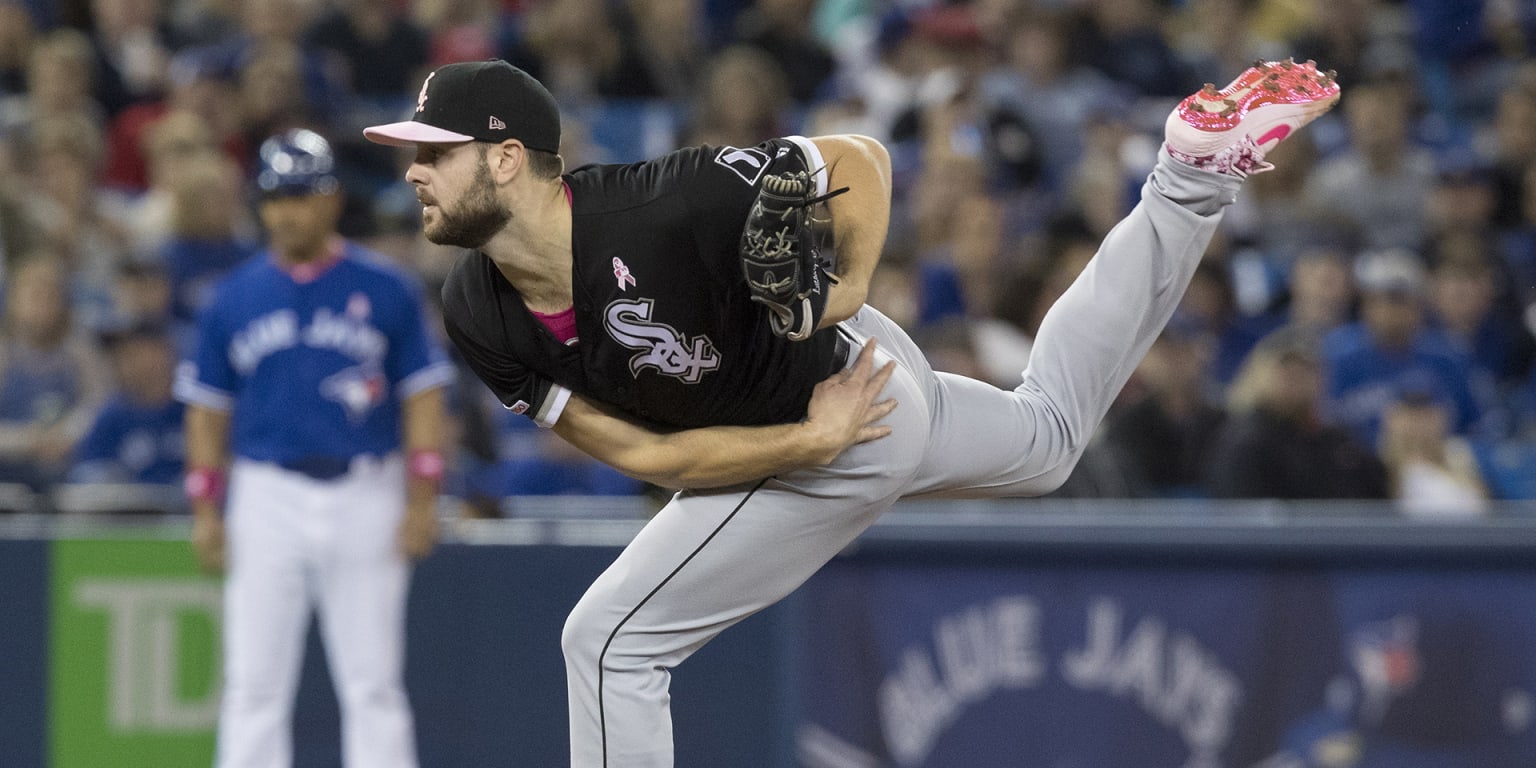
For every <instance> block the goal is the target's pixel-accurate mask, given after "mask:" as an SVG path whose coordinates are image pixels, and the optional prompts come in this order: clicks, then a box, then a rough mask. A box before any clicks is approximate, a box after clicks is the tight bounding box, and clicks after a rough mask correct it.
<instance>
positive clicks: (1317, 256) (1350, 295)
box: [1212, 145, 1355, 385]
mask: <svg viewBox="0 0 1536 768" xmlns="http://www.w3.org/2000/svg"><path fill="white" fill-rule="evenodd" d="M1282 146H1283V145H1282ZM1354 301H1355V288H1354V276H1353V274H1352V273H1351V272H1350V264H1349V258H1348V257H1347V256H1345V255H1344V254H1343V253H1342V252H1340V251H1339V250H1338V249H1337V248H1334V247H1330V246H1315V247H1312V248H1308V249H1306V250H1303V251H1301V252H1300V253H1299V254H1298V255H1297V256H1296V258H1295V260H1294V263H1293V264H1291V268H1290V275H1289V278H1288V280H1287V287H1286V291H1285V296H1284V298H1283V301H1282V302H1281V303H1280V306H1278V307H1276V308H1275V309H1273V310H1271V311H1269V312H1266V313H1263V314H1260V315H1257V316H1252V317H1244V318H1241V319H1239V320H1238V321H1237V325H1236V327H1235V329H1234V332H1233V334H1232V335H1231V336H1230V337H1229V338H1230V342H1229V343H1228V344H1227V345H1225V346H1223V347H1222V348H1221V349H1220V350H1219V354H1218V355H1217V356H1216V361H1215V363H1214V365H1213V370H1212V375H1213V377H1214V378H1215V380H1216V381H1217V382H1220V383H1221V384H1222V385H1226V384H1229V383H1230V382H1231V381H1232V379H1233V377H1235V376H1236V375H1237V370H1238V368H1239V367H1240V366H1241V365H1242V363H1243V360H1244V359H1246V358H1247V357H1248V353H1249V352H1250V351H1251V350H1252V349H1253V346H1254V345H1255V344H1257V343H1258V342H1259V340H1260V339H1262V338H1264V337H1265V336H1268V335H1269V334H1270V333H1272V332H1274V331H1275V330H1277V329H1279V328H1283V327H1285V326H1288V325H1289V326H1293V327H1296V328H1303V329H1306V330H1308V331H1310V332H1312V333H1314V334H1316V335H1317V336H1318V338H1322V337H1324V336H1326V335H1327V334H1328V333H1330V332H1331V331H1333V330H1334V329H1335V328H1339V327H1341V326H1343V325H1344V324H1345V323H1346V322H1349V320H1350V312H1351V310H1352V309H1353V308H1354Z"/></svg>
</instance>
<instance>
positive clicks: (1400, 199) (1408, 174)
mask: <svg viewBox="0 0 1536 768" xmlns="http://www.w3.org/2000/svg"><path fill="white" fill-rule="evenodd" d="M1341 106H1342V108H1343V111H1344V116H1345V118H1347V120H1348V124H1349V137H1350V144H1349V145H1348V147H1347V148H1346V149H1344V150H1343V151H1342V152H1340V153H1338V154H1336V155H1333V156H1331V157H1328V158H1326V159H1324V160H1323V161H1322V162H1320V163H1319V164H1318V166H1317V168H1316V169H1315V170H1314V171H1313V173H1312V176H1311V178H1310V179H1308V181H1307V191H1306V194H1307V199H1308V201H1309V202H1310V203H1311V204H1312V206H1313V207H1312V210H1311V215H1312V216H1314V217H1316V218H1319V219H1322V220H1324V221H1336V222H1338V223H1340V224H1343V225H1346V226H1348V227H1349V231H1351V232H1353V233H1356V235H1357V236H1358V238H1359V240H1358V241H1359V242H1360V243H1362V244H1363V245H1364V247H1366V248H1371V249H1379V248H1409V249H1415V250H1416V249H1419V248H1422V247H1423V246H1424V242H1425V237H1426V235H1427V234H1428V233H1427V231H1426V221H1425V217H1424V212H1425V206H1426V204H1427V202H1428V200H1429V193H1430V189H1431V188H1432V187H1433V186H1434V181H1435V164H1434V159H1433V158H1432V157H1431V155H1430V154H1429V152H1428V150H1426V149H1424V148H1423V147H1421V146H1419V145H1418V144H1416V143H1414V140H1413V135H1412V133H1413V131H1412V127H1411V126H1412V124H1411V120H1410V118H1411V113H1412V106H1413V90H1412V84H1411V81H1410V80H1408V79H1407V78H1406V77H1403V76H1394V77H1390V78H1383V79H1379V80H1375V81H1371V82H1365V83H1359V84H1352V85H1351V89H1350V92H1349V98H1348V99H1345V100H1344V101H1343V102H1342V104H1341Z"/></svg>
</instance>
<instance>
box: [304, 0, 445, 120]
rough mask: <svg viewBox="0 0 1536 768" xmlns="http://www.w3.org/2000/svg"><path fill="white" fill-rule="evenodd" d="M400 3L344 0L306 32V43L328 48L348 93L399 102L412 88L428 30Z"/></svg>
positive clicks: (417, 78)
mask: <svg viewBox="0 0 1536 768" xmlns="http://www.w3.org/2000/svg"><path fill="white" fill-rule="evenodd" d="M400 9H401V6H398V5H396V4H393V3H380V2H375V0H342V2H339V3H337V4H336V6H335V10H333V11H331V12H330V13H327V14H325V15H323V16H322V17H321V18H319V19H318V20H317V21H316V22H315V23H314V26H312V27H311V28H310V29H309V31H308V33H307V34H306V35H305V44H306V45H308V46H312V47H314V48H316V49H319V50H322V51H328V52H329V53H330V54H331V57H332V59H331V61H332V63H333V65H334V66H337V67H340V71H341V72H344V73H345V74H344V75H343V76H342V78H341V80H342V82H343V84H344V85H345V86H346V88H347V89H348V90H349V91H350V93H351V94H352V95H354V96H358V97H361V98H362V99H364V100H368V101H373V102H389V103H393V102H398V101H401V100H402V97H405V96H408V95H410V94H411V93H412V91H414V90H415V89H416V88H415V84H416V83H418V82H421V77H422V74H423V70H424V69H425V68H426V66H427V55H428V53H429V51H428V37H427V32H426V30H423V29H422V28H421V27H419V26H417V24H416V22H415V21H414V20H413V19H411V18H410V17H409V16H407V15H406V14H405V13H403V12H402V11H401V10H400Z"/></svg>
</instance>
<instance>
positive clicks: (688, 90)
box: [614, 0, 787, 101]
mask: <svg viewBox="0 0 1536 768" xmlns="http://www.w3.org/2000/svg"><path fill="white" fill-rule="evenodd" d="M621 7H626V8H627V10H628V11H629V13H628V15H627V16H620V19H621V21H624V22H627V23H626V24H623V25H621V26H620V31H621V32H623V33H624V34H625V35H626V36H628V37H629V38H630V42H629V45H628V47H629V48H630V49H631V51H632V53H631V55H632V56H633V61H632V62H630V63H629V68H630V70H631V78H632V79H637V76H639V77H643V79H644V82H645V83H646V86H645V87H647V88H648V91H647V92H643V93H641V92H636V93H629V94H618V93H616V94H614V95H616V96H646V97H651V98H663V99H670V100H672V101H687V100H688V99H689V98H690V97H691V96H692V95H693V94H694V93H695V92H696V90H697V88H698V85H699V83H700V82H701V81H702V80H704V78H707V77H709V75H710V72H709V69H710V68H709V67H707V66H706V64H705V61H706V59H705V57H706V53H707V52H706V49H705V45H704V38H703V22H704V10H703V2H702V0H630V1H629V2H628V3H626V4H625V5H624V6H621ZM631 25H632V26H631ZM779 77H781V78H782V77H783V74H782V73H781V74H780V75H779ZM636 84H638V83H636ZM631 87H634V86H633V85H632V86H631ZM781 88H787V86H782V85H781ZM784 98H787V96H785V97H784Z"/></svg>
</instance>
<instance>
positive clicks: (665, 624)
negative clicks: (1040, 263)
mask: <svg viewBox="0 0 1536 768" xmlns="http://www.w3.org/2000/svg"><path fill="white" fill-rule="evenodd" d="M1238 185H1239V180H1238V179H1236V178H1232V177H1227V176H1218V175H1216V174H1211V173H1207V172H1205V171H1200V170H1196V169H1194V168H1192V167H1189V166H1186V165H1182V164H1180V163H1177V162H1175V161H1173V160H1172V159H1170V158H1168V157H1167V155H1166V153H1164V154H1163V155H1162V158H1161V159H1160V161H1159V163H1158V165H1157V167H1156V168H1155V169H1154V171H1153V172H1152V174H1151V176H1150V177H1149V178H1148V181H1147V183H1146V185H1145V186H1144V187H1143V189H1142V201H1141V203H1140V204H1139V205H1137V206H1136V208H1135V210H1134V211H1132V212H1131V213H1130V215H1129V216H1128V217H1127V218H1126V219H1125V220H1124V221H1122V222H1121V223H1120V224H1119V225H1118V226H1117V227H1116V228H1115V229H1114V230H1113V231H1111V232H1110V233H1109V235H1108V236H1107V237H1106V238H1105V240H1104V243H1103V245H1102V246H1101V248H1100V250H1099V252H1098V254H1097V255H1096V256H1095V257H1094V259H1093V260H1092V262H1090V264H1089V266H1088V268H1087V269H1086V270H1085V271H1084V272H1083V274H1082V275H1081V276H1080V277H1079V278H1078V279H1077V281H1076V282H1075V283H1074V284H1073V285H1072V287H1071V288H1070V289H1069V290H1068V291H1067V292H1066V294H1065V295H1063V296H1062V297H1061V299H1060V300H1059V301H1058V302H1057V303H1056V305H1055V306H1054V307H1053V308H1052V309H1051V311H1050V313H1049V315H1048V316H1047V317H1046V320H1045V322H1044V325H1043V326H1042V327H1041V329H1040V334H1039V337H1038V338H1037V339H1036V340H1035V346H1034V349H1033V351H1032V353H1031V359H1030V367H1029V369H1028V370H1027V371H1025V372H1024V381H1023V383H1022V384H1021V385H1019V387H1018V388H1017V389H1014V390H1012V391H1007V390H1001V389H997V388H996V387H992V386H990V385H988V384H984V383H981V382H977V381H973V380H970V379H966V378H963V377H960V376H954V375H951V374H946V373H935V372H934V371H933V370H932V369H931V368H930V367H929V366H928V363H927V361H926V359H925V358H924V356H923V353H922V351H921V350H920V349H918V347H917V345H916V344H914V343H913V342H912V340H911V339H910V338H908V337H907V335H906V334H905V333H904V332H902V330H901V329H900V327H898V326H897V325H896V324H895V323H893V322H891V321H890V320H889V319H887V318H885V317H884V316H883V315H881V314H880V313H878V312H876V311H874V310H873V309H871V308H868V307H865V308H864V309H863V311H861V312H860V313H859V314H858V316H856V317H854V318H852V319H850V320H848V321H846V322H844V323H843V324H841V326H840V327H841V329H842V330H843V332H845V333H847V334H848V335H849V336H850V337H851V338H852V340H853V341H854V342H855V343H856V344H862V342H863V341H864V340H865V339H867V338H868V337H869V336H875V337H877V338H878V339H879V347H878V350H879V352H880V356H881V359H880V360H879V361H877V364H880V363H883V362H884V361H885V360H886V359H892V358H894V359H895V360H896V361H897V363H898V365H897V369H896V372H895V374H894V375H893V376H892V377H891V380H890V383H889V384H888V385H887V387H886V390H885V392H884V394H883V395H882V398H884V397H894V398H896V400H897V401H899V405H898V406H897V408H896V410H895V412H893V413H892V414H891V416H889V417H888V418H887V419H886V422H885V423H888V424H890V426H891V427H892V434H891V435H890V436H889V437H887V438H885V439H883V440H878V441H875V442H872V443H866V444H863V445H858V446H854V447H853V448H851V449H849V450H848V451H847V452H845V453H844V454H842V455H841V456H839V457H838V458H837V460H836V461H834V462H833V463H832V464H831V465H830V466H827V467H824V468H820V469H815V470H805V471H800V472H795V473H792V474H789V475H785V476H782V477H774V478H769V479H767V480H763V481H761V482H757V483H753V484H750V485H746V486H741V487H735V488H726V489H714V490H710V491H707V492H696V491H684V492H682V493H680V494H678V495H677V496H676V497H675V498H673V500H672V501H671V502H670V503H669V504H667V506H666V507H665V508H663V509H662V510H661V511H660V512H659V513H658V514H657V515H656V517H655V519H653V520H652V521H651V522H650V523H649V524H648V525H646V527H645V528H644V529H643V530H642V531H641V532H640V533H639V535H638V536H636V537H635V539H634V541H633V542H631V543H630V545H629V546H628V547H627V548H625V550H624V551H623V552H622V553H621V554H620V555H619V557H618V559H617V560H616V561H615V562H614V563H613V565H612V566H610V567H609V568H608V569H607V571H605V572H604V573H603V574H602V575H601V576H599V577H598V579H597V580H596V581H595V582H594V583H593V584H592V586H591V588H590V589H588V591H587V592H586V594H585V595H584V596H583V597H582V599H581V600H580V601H579V602H578V604H577V605H576V607H575V609H574V610H573V611H572V613H571V615H570V618H569V619H568V620H567V622H566V625H565V631H564V635H563V637H562V644H563V647H564V651H565V663H566V675H567V681H568V685H569V704H570V719H571V765H572V766H573V768H670V766H672V720H671V713H670V710H669V698H668V693H667V688H668V682H669V679H670V673H669V670H670V669H671V668H672V667H674V666H676V665H677V664H680V663H682V661H683V660H684V659H687V658H688V656H689V655H691V654H692V653H693V652H694V651H696V650H698V649H699V648H700V647H702V646H703V645H704V644H705V643H707V642H709V640H710V639H712V638H713V637H714V636H715V635H717V634H719V633H720V632H721V631H722V630H724V629H725V628H726V627H729V626H731V625H732V624H735V623H736V622H738V621H741V620H742V619H744V618H746V617H747V616H750V615H752V614H753V613H755V612H757V611H759V610H762V609H763V608H765V607H767V606H769V605H771V604H773V603H774V602H777V601H778V600H780V599H781V598H783V597H784V596H786V595H788V594H789V593H790V592H791V591H793V590H794V589H795V588H796V587H798V586H800V584H802V583H803V582H804V581H805V580H806V579H808V578H810V576H811V575H812V574H813V573H815V572H816V570H817V569H819V568H820V567H821V566H822V565H823V564H825V563H826V562H827V561H828V560H830V559H831V558H832V557H833V556H834V555H836V554H837V552H838V551H839V550H841V549H842V548H843V547H844V546H846V545H847V544H848V543H850V542H851V541H853V539H854V538H855V537H857V536H858V535H859V533H861V532H862V531H864V529H866V528H867V527H869V525H870V524H871V523H873V522H874V521H875V519H876V518H878V517H879V516H880V514H881V513H882V512H884V511H885V510H886V509H888V508H890V506H891V505H892V504H893V503H895V501H896V500H897V499H899V498H902V497H904V496H918V495H934V496H940V495H942V496H951V497H956V496H968V497H990V496H1028V495H1039V494H1041V493H1046V492H1049V491H1050V490H1052V489H1054V488H1056V487H1057V486H1058V485H1060V484H1061V483H1062V482H1063V481H1064V480H1065V479H1066V478H1067V476H1068V475H1069V474H1070V473H1071V471H1072V468H1073V466H1074V465H1075V464H1076V462H1077V459H1078V457H1079V456H1080V455H1081V454H1082V451H1083V449H1084V447H1085V446H1086V445H1087V443H1088V441H1089V440H1090V438H1091V437H1092V435H1093V432H1094V430H1095V429H1096V427H1097V425H1098V423H1099V421H1100V420H1101V419H1102V418H1103V417H1104V414H1105V412H1106V411H1107V410H1108V408H1109V405H1110V403H1111V402H1112V401H1113V400H1114V398H1115V396H1116V394H1118V393H1119V391H1120V389H1121V387H1123V386H1124V385H1125V382H1126V380H1127V379H1128V378H1129V377H1130V375H1131V372H1132V371H1133V370H1134V369H1135V368H1136V365H1137V363H1138V362H1139V361H1140V360H1141V358H1142V356H1143V355H1145V354H1146V351H1147V349H1148V348H1149V347H1150V346H1151V345H1152V342H1153V341H1154V340H1155V339H1156V337H1157V336H1158V334H1159V333H1160V332H1161V330H1162V328H1163V326H1164V325H1165V324H1166V323H1167V321H1168V318H1169V317H1170V316H1171V315H1172V314H1173V311H1174V309H1175V307H1176V306H1177V305H1178V302H1179V300H1180V298H1181V297H1182V296H1183V293H1184V290H1185V288H1186V286H1187V285H1188V284H1189V280H1190V277H1191V276H1192V275H1193V274H1194V271H1195V267H1196V265H1198V264H1199V262H1200V258H1201V256H1202V255H1203V254H1204V251H1205V248H1206V246H1207V245H1208V244H1209V242H1210V239H1211V236H1212V234H1213V233H1214V232H1215V229H1216V225H1217V223H1218V221H1219V220H1220V216H1221V211H1222V209H1223V208H1224V207H1225V206H1226V205H1228V204H1230V203H1231V202H1232V201H1233V200H1234V199H1235V197H1236V192H1237V188H1238Z"/></svg>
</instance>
